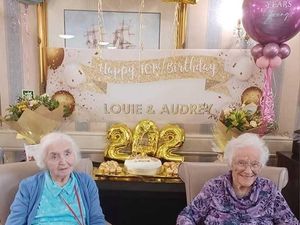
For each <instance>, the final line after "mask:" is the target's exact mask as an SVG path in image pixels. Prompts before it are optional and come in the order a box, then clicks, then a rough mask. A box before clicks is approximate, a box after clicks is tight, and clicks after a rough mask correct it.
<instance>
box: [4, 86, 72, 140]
mask: <svg viewBox="0 0 300 225" xmlns="http://www.w3.org/2000/svg"><path fill="white" fill-rule="evenodd" d="M74 106H75V100H74V97H73V96H72V95H71V94H70V93H69V92H67V91H58V92H56V93H55V94H54V95H53V96H52V97H50V96H49V95H47V94H44V95H41V96H35V97H27V96H23V97H19V98H18V100H17V103H16V104H14V105H10V106H9V107H8V108H7V112H8V113H7V114H6V115H5V116H4V117H0V119H1V120H2V121H3V122H4V123H5V124H7V125H8V127H9V128H10V129H12V130H15V131H16V132H17V138H22V139H24V140H25V141H26V142H27V144H31V145H32V144H38V143H39V141H40V139H41V138H42V137H43V136H44V135H46V134H47V133H49V132H51V131H53V130H55V129H57V128H58V126H59V125H60V124H61V123H62V119H63V118H65V117H68V116H70V115H71V114H72V112H73V110H74Z"/></svg>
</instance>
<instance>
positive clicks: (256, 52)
mask: <svg viewBox="0 0 300 225" xmlns="http://www.w3.org/2000/svg"><path fill="white" fill-rule="evenodd" d="M263 49H264V46H263V45H262V44H257V45H255V46H254V47H253V48H252V49H251V55H252V56H253V58H254V59H258V58H259V57H261V56H262V55H263Z"/></svg>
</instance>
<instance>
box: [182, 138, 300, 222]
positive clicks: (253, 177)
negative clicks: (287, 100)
mask: <svg viewBox="0 0 300 225" xmlns="http://www.w3.org/2000/svg"><path fill="white" fill-rule="evenodd" d="M224 157H225V159H226V160H227V161H228V164H229V166H230V171H229V172H228V173H227V174H225V175H222V176H219V177H216V178H213V179H211V180H209V181H208V182H207V183H206V184H205V185H204V187H203V189H202V190H201V192H200V193H199V194H198V195H197V196H196V197H195V198H194V199H193V201H192V202H191V204H190V205H188V206H187V207H185V208H184V209H183V211H182V212H181V213H180V214H179V216H178V218H177V225H188V224H195V225H196V224H201V223H204V224H209V225H219V224H224V225H240V224H244V225H245V224H256V225H271V224H288V225H296V224H299V221H298V220H297V219H296V218H295V216H294V215H293V213H292V212H291V210H290V208H289V206H288V205H287V203H286V201H285V199H284V198H283V196H282V195H281V193H280V191H278V189H277V187H276V186H275V184H274V183H273V182H272V181H271V180H269V179H266V178H262V177H259V176H258V175H259V173H260V171H261V168H262V167H263V166H265V165H266V163H267V161H268V158H269V150H268V148H267V146H266V145H265V143H264V142H263V140H262V139H260V138H259V137H258V136H257V135H256V134H250V133H246V134H243V135H240V136H239V137H238V138H235V139H232V140H231V141H230V142H229V143H228V144H227V146H226V149H225V155H224Z"/></svg>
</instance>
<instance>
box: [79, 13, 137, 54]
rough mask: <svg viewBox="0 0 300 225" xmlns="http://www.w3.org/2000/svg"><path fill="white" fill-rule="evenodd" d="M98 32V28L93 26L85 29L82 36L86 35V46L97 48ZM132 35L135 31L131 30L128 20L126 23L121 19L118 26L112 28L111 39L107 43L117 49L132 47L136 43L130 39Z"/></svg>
mask: <svg viewBox="0 0 300 225" xmlns="http://www.w3.org/2000/svg"><path fill="white" fill-rule="evenodd" d="M99 32H100V31H99V28H97V27H95V26H92V28H91V29H88V30H87V32H86V33H85V35H84V36H85V37H86V46H87V47H88V48H97V45H98V41H99V37H100V34H99ZM133 35H135V33H133V32H131V29H130V22H129V23H127V24H126V23H125V20H124V19H123V20H122V22H121V23H120V25H119V27H117V28H116V29H114V32H113V33H112V41H110V42H109V45H110V46H111V47H113V48H118V49H134V48H136V45H135V44H134V43H133V42H132V41H131V36H133ZM101 36H102V37H104V36H105V33H102V34H101ZM103 39H104V38H103Z"/></svg>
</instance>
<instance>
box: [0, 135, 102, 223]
mask: <svg viewBox="0 0 300 225" xmlns="http://www.w3.org/2000/svg"><path fill="white" fill-rule="evenodd" d="M35 159H36V163H37V165H38V166H39V167H40V168H42V169H44V170H43V171H41V172H39V173H37V174H35V175H33V176H31V177H29V178H26V179H24V180H23V181H22V182H21V183H20V185H19V190H18V192H17V194H16V197H15V200H14V202H13V203H12V205H11V207H10V215H9V216H8V218H7V221H6V223H5V224H6V225H25V224H28V225H33V224H43V225H48V224H49V225H50V224H51V225H63V224H64V225H65V224H78V225H101V224H105V220H104V215H103V213H102V209H101V206H100V202H99V195H98V189H97V186H96V184H95V181H94V180H93V179H92V178H91V177H90V176H89V175H87V174H85V173H81V172H76V171H74V166H75V165H76V163H77V162H78V161H79V160H80V152H79V149H78V147H77V145H76V144H75V143H74V141H73V140H72V139H71V137H70V136H68V135H66V134H63V133H58V132H57V133H50V134H48V135H46V136H45V137H43V138H42V139H41V143H40V149H39V151H38V154H37V155H36V156H35Z"/></svg>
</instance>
